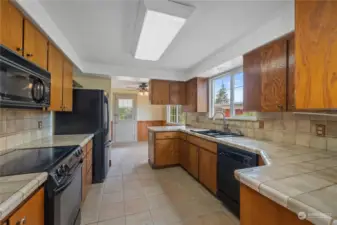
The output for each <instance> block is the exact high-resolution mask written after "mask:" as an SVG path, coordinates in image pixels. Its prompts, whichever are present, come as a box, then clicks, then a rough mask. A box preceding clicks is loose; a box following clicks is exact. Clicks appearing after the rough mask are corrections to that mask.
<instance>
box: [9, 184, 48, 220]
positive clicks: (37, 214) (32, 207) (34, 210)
mask: <svg viewBox="0 0 337 225" xmlns="http://www.w3.org/2000/svg"><path fill="white" fill-rule="evenodd" d="M9 224H13V225H16V224H25V225H44V188H41V189H40V190H39V191H38V192H36V193H35V194H34V195H33V196H32V197H31V198H30V199H29V200H28V201H27V202H26V203H24V204H23V205H22V206H21V207H20V208H19V209H18V210H17V211H16V212H15V213H14V214H13V215H12V216H11V217H10V218H9Z"/></svg>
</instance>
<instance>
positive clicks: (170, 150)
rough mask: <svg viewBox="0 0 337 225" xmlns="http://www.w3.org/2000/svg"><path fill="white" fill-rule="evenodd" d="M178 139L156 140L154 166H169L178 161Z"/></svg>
mask: <svg viewBox="0 0 337 225" xmlns="http://www.w3.org/2000/svg"><path fill="white" fill-rule="evenodd" d="M178 141H179V139H166V140H156V146H155V148H156V149H155V151H156V156H155V157H156V159H155V165H156V166H169V165H175V164H178V163H179V152H178V151H179V150H178V143H179V142H178Z"/></svg>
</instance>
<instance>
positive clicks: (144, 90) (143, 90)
mask: <svg viewBox="0 0 337 225" xmlns="http://www.w3.org/2000/svg"><path fill="white" fill-rule="evenodd" d="M126 88H128V89H134V90H137V91H138V94H139V95H145V96H147V95H149V89H148V84H147V83H141V84H139V85H129V86H127V87H126Z"/></svg>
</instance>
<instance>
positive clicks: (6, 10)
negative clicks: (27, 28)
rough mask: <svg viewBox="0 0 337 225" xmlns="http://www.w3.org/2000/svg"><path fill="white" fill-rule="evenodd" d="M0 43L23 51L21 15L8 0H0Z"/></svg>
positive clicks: (20, 52)
mask: <svg viewBox="0 0 337 225" xmlns="http://www.w3.org/2000/svg"><path fill="white" fill-rule="evenodd" d="M0 25H1V26H0V43H1V44H3V45H5V46H6V47H7V48H9V49H11V50H13V51H15V52H17V53H18V54H19V55H22V53H23V46H22V43H23V41H22V40H23V15H22V14H21V12H20V11H19V10H18V9H17V8H15V6H14V5H12V3H10V2H9V0H1V1H0Z"/></svg>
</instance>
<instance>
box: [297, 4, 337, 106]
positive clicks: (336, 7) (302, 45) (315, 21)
mask: <svg viewBox="0 0 337 225" xmlns="http://www.w3.org/2000/svg"><path fill="white" fill-rule="evenodd" d="M336 12H337V2H336V1H320V0H313V1H303V0H296V1H295V30H296V34H295V60H296V69H295V70H296V71H295V81H296V82H295V83H296V108H297V109H333V108H337V98H336V96H337V32H335V31H336V27H337V13H336Z"/></svg>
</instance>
